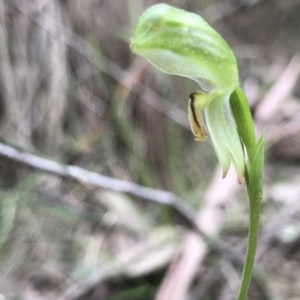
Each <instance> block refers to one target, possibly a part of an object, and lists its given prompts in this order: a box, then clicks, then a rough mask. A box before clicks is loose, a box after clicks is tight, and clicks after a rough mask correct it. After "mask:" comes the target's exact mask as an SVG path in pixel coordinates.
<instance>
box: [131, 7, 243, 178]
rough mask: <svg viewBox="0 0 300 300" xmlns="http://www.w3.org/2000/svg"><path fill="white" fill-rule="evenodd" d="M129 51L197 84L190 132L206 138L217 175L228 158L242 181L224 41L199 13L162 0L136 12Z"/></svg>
mask: <svg viewBox="0 0 300 300" xmlns="http://www.w3.org/2000/svg"><path fill="white" fill-rule="evenodd" d="M131 49H132V51H133V52H134V53H136V54H138V55H140V56H143V57H144V58H146V59H147V60H148V61H150V62H151V63H152V64H153V65H154V66H155V67H157V68H158V69H159V70H161V71H162V72H165V73H168V74H173V75H179V76H184V77H188V78H191V79H193V80H195V81H197V82H198V83H199V84H200V88H201V90H202V91H199V92H195V93H193V94H192V95H191V96H190V100H189V106H188V115H189V121H190V125H191V130H192V132H193V134H194V135H195V139H196V140H197V141H203V140H205V139H206V137H207V135H209V136H210V138H211V140H212V143H213V147H214V150H215V152H216V155H217V157H218V159H219V161H220V164H221V166H222V168H223V177H225V176H226V174H227V172H228V169H229V167H230V164H231V162H232V163H233V165H234V167H235V170H236V172H237V175H238V181H239V183H242V182H243V178H244V170H245V159H244V151H243V145H242V143H241V139H240V137H239V134H238V131H237V128H236V123H235V120H234V117H233V115H232V112H231V108H230V95H231V94H232V93H233V92H234V91H235V89H236V88H238V87H239V82H238V70H237V63H236V60H235V57H234V54H233V53H232V51H231V49H230V47H229V46H228V44H227V43H226V42H225V40H224V39H223V38H222V37H221V36H220V35H219V34H218V33H217V32H216V31H215V30H214V29H213V28H212V27H211V26H210V25H209V24H208V23H207V22H206V21H205V20H204V19H203V18H202V17H200V16H199V15H197V14H194V13H191V12H187V11H185V10H182V9H178V8H175V7H172V6H170V5H167V4H163V3H162V4H157V5H154V6H152V7H150V8H148V9H147V10H146V11H145V12H144V13H143V14H142V16H141V17H140V19H139V21H138V23H137V25H136V28H135V31H134V36H133V38H132V40H131ZM204 90H205V92H204ZM204 120H205V122H206V125H205V122H204Z"/></svg>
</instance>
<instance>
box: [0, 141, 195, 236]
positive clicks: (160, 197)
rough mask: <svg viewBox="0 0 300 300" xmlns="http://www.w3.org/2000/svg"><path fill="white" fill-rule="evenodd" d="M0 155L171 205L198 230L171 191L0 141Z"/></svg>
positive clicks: (191, 215) (185, 209) (97, 185)
mask: <svg viewBox="0 0 300 300" xmlns="http://www.w3.org/2000/svg"><path fill="white" fill-rule="evenodd" d="M0 155H1V156H3V157H6V158H9V159H11V160H13V161H16V162H19V163H21V164H24V165H27V166H29V167H32V168H35V169H38V170H42V171H45V172H48V173H52V174H55V175H59V176H62V177H65V178H73V179H75V180H77V181H79V182H81V183H84V184H86V185H91V186H96V187H101V188H105V189H110V190H113V191H117V192H124V193H129V194H131V195H133V196H137V197H141V198H143V199H147V200H148V201H152V202H155V203H158V204H163V205H168V206H170V207H172V208H173V209H174V210H175V211H176V212H177V213H178V214H179V215H180V216H181V217H182V218H183V219H184V221H185V223H186V224H187V225H188V226H189V227H190V228H194V229H195V230H197V231H198V228H197V226H196V225H195V223H194V217H195V215H194V213H193V211H192V210H191V208H190V207H189V206H187V205H185V204H184V202H183V200H182V199H180V198H179V197H177V196H176V195H174V194H173V193H171V192H166V191H162V190H156V189H151V188H147V187H144V186H141V185H138V184H136V183H133V182H128V181H125V180H119V179H115V178H111V177H107V176H104V175H100V174H98V173H94V172H91V171H88V170H86V169H83V168H81V167H78V166H69V165H64V164H60V163H57V162H55V161H53V160H50V159H47V158H42V157H39V156H36V155H33V154H29V153H26V152H22V151H20V150H17V149H15V148H13V147H11V146H8V145H5V144H2V143H0Z"/></svg>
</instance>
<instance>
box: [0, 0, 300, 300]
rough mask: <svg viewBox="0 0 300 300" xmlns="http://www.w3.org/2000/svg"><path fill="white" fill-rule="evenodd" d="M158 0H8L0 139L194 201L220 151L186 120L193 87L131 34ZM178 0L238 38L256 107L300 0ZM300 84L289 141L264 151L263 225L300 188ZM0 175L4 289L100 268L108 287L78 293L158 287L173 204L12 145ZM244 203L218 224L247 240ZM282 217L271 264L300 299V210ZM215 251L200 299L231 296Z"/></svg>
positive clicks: (170, 237) (172, 240) (41, 289)
mask: <svg viewBox="0 0 300 300" xmlns="http://www.w3.org/2000/svg"><path fill="white" fill-rule="evenodd" d="M156 2H157V1H153V0H143V1H141V0H122V1H118V0H110V1H108V0H107V1H104V0H86V1H80V0H44V1H42V0H34V1H29V0H22V1H11V0H0V116H1V142H5V143H9V144H13V145H15V146H17V147H20V148H22V149H26V150H28V151H30V152H33V153H39V154H40V155H43V156H48V157H50V158H53V159H55V160H58V161H61V162H64V163H67V164H74V165H79V166H82V167H84V168H86V169H89V170H91V171H95V172H97V173H101V174H104V175H107V176H111V177H115V178H119V179H124V180H128V181H133V182H137V183H139V184H142V185H145V186H148V187H153V188H157V189H164V190H169V191H172V192H174V193H175V194H177V195H179V196H181V197H182V198H183V199H184V200H185V201H186V203H187V204H188V205H191V206H192V207H193V208H195V209H198V208H200V207H201V201H202V199H201V198H202V197H201V195H202V193H203V192H204V191H205V188H206V187H207V185H208V184H209V182H210V179H211V176H212V174H213V170H214V167H215V166H216V163H217V162H216V158H215V154H214V153H213V151H212V148H211V145H210V143H209V142H208V143H196V142H194V139H193V136H192V133H191V132H190V130H189V128H188V125H187V124H188V123H187V117H186V111H187V99H188V95H189V94H190V93H191V92H193V91H195V90H196V89H197V86H196V85H195V83H193V82H191V81H189V80H187V79H183V78H179V77H175V76H174V77H171V76H166V75H163V74H161V73H159V72H157V71H155V70H154V69H153V68H152V67H151V66H150V65H148V64H146V63H145V62H144V61H142V60H140V59H138V58H137V57H136V56H134V55H133V54H132V53H131V52H130V50H129V46H128V45H129V38H130V36H131V34H132V30H133V27H134V25H135V23H136V21H137V19H138V17H139V15H140V14H141V13H142V12H143V11H144V10H145V9H146V8H147V7H148V6H150V5H152V4H154V3H156ZM167 2H168V1H167ZM169 2H170V1H169ZM172 5H175V6H178V7H182V8H184V9H187V10H191V11H194V12H196V13H200V14H201V15H202V16H203V17H204V18H206V19H207V20H208V21H209V22H210V23H211V24H212V25H213V26H214V27H215V28H216V29H217V30H218V31H219V32H220V33H221V34H222V35H223V37H224V38H225V39H226V40H227V41H228V43H229V44H230V45H231V46H232V47H233V50H234V52H235V54H236V56H237V59H238V64H239V68H240V77H241V78H240V80H241V84H242V86H243V87H244V89H245V91H246V93H247V95H248V97H249V100H250V102H251V103H250V104H251V107H252V110H253V113H255V111H256V108H257V107H258V105H259V102H260V101H261V100H262V99H263V97H264V95H265V94H266V93H267V91H268V90H269V89H270V87H272V86H273V84H274V82H275V81H276V79H277V78H278V77H279V76H280V75H281V74H282V70H283V69H285V68H286V66H287V64H288V62H289V60H290V59H291V58H292V56H293V55H295V54H296V53H298V52H299V51H300V44H299V30H300V28H299V27H300V22H299V13H300V1H297V0H288V1H275V0H266V1H262V0H260V1H259V0H256V1H253V0H243V1H242V0H230V1H221V0H219V1H217V0H206V1H191V0H186V1H183V0H176V1H172ZM130 75H132V76H133V78H132V77H131V76H130ZM137 80H138V81H137ZM141 83H142V84H143V86H145V87H147V88H142V84H141ZM298 86H299V85H298ZM160 97H161V98H163V99H166V100H165V101H167V102H162V101H161V99H160ZM299 97H300V92H299V88H298V87H297V85H296V87H295V88H294V90H293V93H292V94H291V95H290V97H289V98H288V99H286V102H285V105H284V106H283V107H282V109H281V111H280V113H279V114H278V115H277V116H276V118H274V119H272V122H270V123H269V124H267V125H266V131H267V132H268V131H270V132H271V133H272V136H273V137H276V136H280V134H281V136H282V138H278V139H276V138H275V139H273V140H272V141H273V142H272V143H270V146H269V150H268V161H267V168H266V178H265V179H266V187H265V191H266V197H265V202H264V205H263V210H262V225H263V226H265V225H266V226H267V225H269V224H270V222H271V221H272V220H273V218H275V217H276V215H277V214H278V213H280V211H281V208H282V207H285V205H287V203H292V201H294V200H295V199H298V197H299V195H300V191H299V187H298V186H299V184H298V182H299V179H300V173H299V161H300V155H299V153H300V150H299V145H300V142H299V141H300V129H299V124H298V125H297V123H299V122H294V123H293V124H295V125H294V127H293V128H292V129H293V130H290V131H287V133H286V132H284V134H282V132H280V129H281V127H282V126H285V125H286V124H289V123H288V122H289V120H291V119H292V117H294V116H297V113H298V116H299V112H300V104H299ZM298 120H299V119H298ZM185 122H186V123H185ZM297 126H298V127H297ZM297 128H298V129H297ZM276 130H277V131H276ZM274 141H275V142H274ZM0 174H1V177H0V189H1V200H0V293H1V294H3V295H5V296H6V297H7V299H11V300H12V299H30V300H32V299H33V300H34V299H61V298H60V297H62V299H66V298H64V296H63V295H65V293H66V292H67V291H68V290H69V289H70V288H72V287H74V286H77V285H78V283H80V282H83V281H85V280H87V279H90V278H92V277H93V276H94V275H97V276H100V277H101V278H103V279H102V280H101V283H100V284H99V287H97V289H95V290H94V291H93V292H91V293H90V294H88V295H86V296H85V297H84V298H81V299H88V300H92V299H114V300H123V299H124V300H125V299H126V300H127V299H128V300H129V299H130V300H132V299H153V297H154V294H155V292H156V290H157V289H158V287H159V285H160V283H161V281H162V278H163V274H164V270H165V267H166V265H167V264H168V263H169V261H170V259H171V257H172V256H173V254H174V252H175V251H176V249H177V248H178V246H179V245H180V242H181V241H182V238H183V237H184V230H183V229H182V227H180V226H178V222H179V220H178V219H177V218H176V217H175V216H173V215H172V213H171V211H170V210H169V209H167V208H165V207H160V206H158V205H154V204H149V203H146V202H143V201H142V200H141V199H137V198H130V197H127V196H125V195H122V194H117V193H112V192H108V191H105V190H99V189H93V188H91V187H89V186H84V185H82V184H80V183H77V182H74V181H72V180H62V179H61V178H58V177H56V176H54V175H49V174H44V173H41V172H38V171H36V170H33V169H29V168H27V167H24V166H22V165H20V164H17V163H14V162H12V161H8V160H7V159H5V158H2V157H0ZM292 191H294V193H292ZM243 192H244V191H243ZM244 200H245V199H244V194H243V193H240V194H238V195H237V199H236V200H235V201H234V202H233V203H232V206H231V207H230V208H229V209H228V211H227V213H226V216H227V217H226V224H225V226H224V230H223V232H222V235H223V237H224V239H227V240H229V241H232V244H233V245H236V246H237V247H240V246H242V245H243V243H244V238H245V237H246V228H245V226H246V221H247V219H246V213H247V209H248V208H247V206H246V205H247V204H246V203H247V202H246V201H244ZM286 226H288V227H286ZM285 227H286V228H288V230H285V231H284V230H283V231H282V232H279V233H278V235H276V239H275V240H274V241H273V242H272V248H271V249H269V250H268V254H267V255H266V256H265V258H264V260H263V261H262V263H261V266H262V267H263V269H264V271H265V272H266V274H267V277H268V283H269V286H270V290H271V292H272V294H273V295H274V298H276V299H285V300H295V299H299V297H300V291H299V286H300V285H299V278H300V276H299V269H300V268H299V253H300V252H299V240H300V233H299V230H298V228H299V218H297V217H295V216H294V217H292V218H289V219H288V220H287V223H285V224H284V225H283V226H282V228H283V229H284V228H285ZM267 228H268V227H267ZM297 230H298V231H297ZM290 232H292V233H293V234H294V235H292V238H291V239H287V237H286V235H287V234H290ZM290 236H291V235H289V237H290ZM212 257H213V258H211V257H209V258H208V259H207V261H206V264H205V265H204V266H203V267H202V268H201V270H199V278H197V280H195V285H194V287H193V288H192V289H191V295H190V297H191V299H195V300H200V299H231V298H230V296H229V298H226V297H228V294H229V295H231V294H230V288H229V286H230V284H229V283H228V280H229V279H228V278H230V274H229V273H228V274H224V271H222V272H220V269H221V270H223V269H222V263H220V262H219V260H216V259H215V257H214V254H212ZM237 271H238V272H239V271H240V270H237ZM213 272H215V273H213ZM209 274H210V277H209ZM211 274H218V276H212V275H211ZM214 278H216V279H214ZM201 284H202V285H201ZM203 284H206V286H205V288H203ZM200 288H201V291H202V293H200V292H199V289H200ZM203 291H205V292H203ZM257 293H258V294H259V295H263V293H262V292H261V291H260V289H259V288H257V287H256V286H255V285H254V286H253V287H252V294H251V295H252V296H251V299H266V298H263V297H264V296H261V297H260V296H259V297H258V296H257ZM198 295H202V296H201V298H199V297H200V296H199V297H198ZM226 295H227V296H226ZM253 295H256V296H253ZM252 297H253V298H252Z"/></svg>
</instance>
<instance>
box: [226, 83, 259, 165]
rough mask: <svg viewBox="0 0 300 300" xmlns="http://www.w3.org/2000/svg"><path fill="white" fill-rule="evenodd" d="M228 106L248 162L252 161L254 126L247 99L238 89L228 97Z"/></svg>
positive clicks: (254, 143)
mask: <svg viewBox="0 0 300 300" xmlns="http://www.w3.org/2000/svg"><path fill="white" fill-rule="evenodd" d="M230 106H231V111H232V113H233V116H234V119H235V123H236V125H237V129H238V133H239V135H240V137H241V139H242V141H243V143H244V145H245V147H246V150H247V153H248V157H249V160H250V161H252V160H253V159H254V156H255V151H256V141H255V131H254V124H253V119H252V115H251V112H250V108H249V105H248V101H247V98H246V96H245V94H244V92H243V90H242V89H241V88H240V87H238V88H236V89H235V90H234V92H233V93H232V94H231V95H230Z"/></svg>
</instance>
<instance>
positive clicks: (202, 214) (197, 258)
mask: <svg viewBox="0 0 300 300" xmlns="http://www.w3.org/2000/svg"><path fill="white" fill-rule="evenodd" d="M299 72H300V60H299V56H298V55H296V56H294V57H293V58H292V60H291V62H290V63H289V64H288V66H287V68H286V69H285V70H284V72H283V73H282V75H281V76H280V77H279V78H278V80H277V81H276V82H275V83H274V85H273V87H272V88H271V89H270V91H269V93H268V94H267V95H266V96H265V98H264V99H263V101H262V104H261V105H260V107H262V106H263V107H264V109H267V110H269V109H270V107H272V109H271V112H272V113H264V111H263V110H262V109H260V108H258V110H257V111H258V115H257V117H256V121H257V122H258V123H263V124H265V123H266V122H270V120H271V119H272V117H274V115H275V114H276V112H277V111H278V110H279V109H280V106H281V105H282V102H283V101H284V99H286V98H287V97H288V96H289V95H290V93H291V92H292V90H293V88H294V86H295V83H296V80H297V78H298V75H299ZM290 83H293V84H290ZM274 91H276V93H275V92H274ZM269 99H272V100H273V101H274V102H273V101H272V104H271V103H270V100H269ZM264 103H267V104H264ZM260 127H262V126H260ZM220 173H221V172H220V170H217V171H216V172H215V175H214V179H213V181H212V184H211V185H210V186H209V187H208V190H207V192H206V193H205V195H204V199H205V200H206V202H205V204H204V206H202V207H201V209H200V211H199V212H198V215H197V219H196V222H197V223H198V224H199V227H200V229H201V231H203V232H204V233H205V234H208V235H217V234H218V233H219V232H220V230H221V227H222V219H223V215H222V214H220V211H219V210H218V209H217V207H218V205H224V206H226V205H228V204H230V202H231V201H232V199H233V197H234V195H235V194H236V192H237V191H238V186H237V183H236V178H235V177H234V178H232V177H229V178H226V179H225V180H224V181H221V179H220V177H221V176H220ZM207 227H209V228H208V229H209V230H208V229H207ZM206 254H207V247H206V245H205V241H204V240H203V239H201V238H199V236H197V235H195V234H194V233H189V234H188V235H187V237H186V239H185V241H184V242H183V245H182V249H181V250H180V251H179V252H178V254H177V255H176V256H175V257H174V259H173V261H172V263H171V265H170V267H169V270H168V271H167V273H166V276H165V278H164V280H163V282H162V284H161V286H160V288H159V290H158V293H157V295H156V297H155V300H182V299H187V298H188V297H187V295H188V290H189V287H190V285H191V283H192V281H193V279H194V277H195V275H196V273H197V270H198V268H199V267H200V265H201V264H202V262H203V260H204V258H205V256H206ZM175 287H176V288H175Z"/></svg>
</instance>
